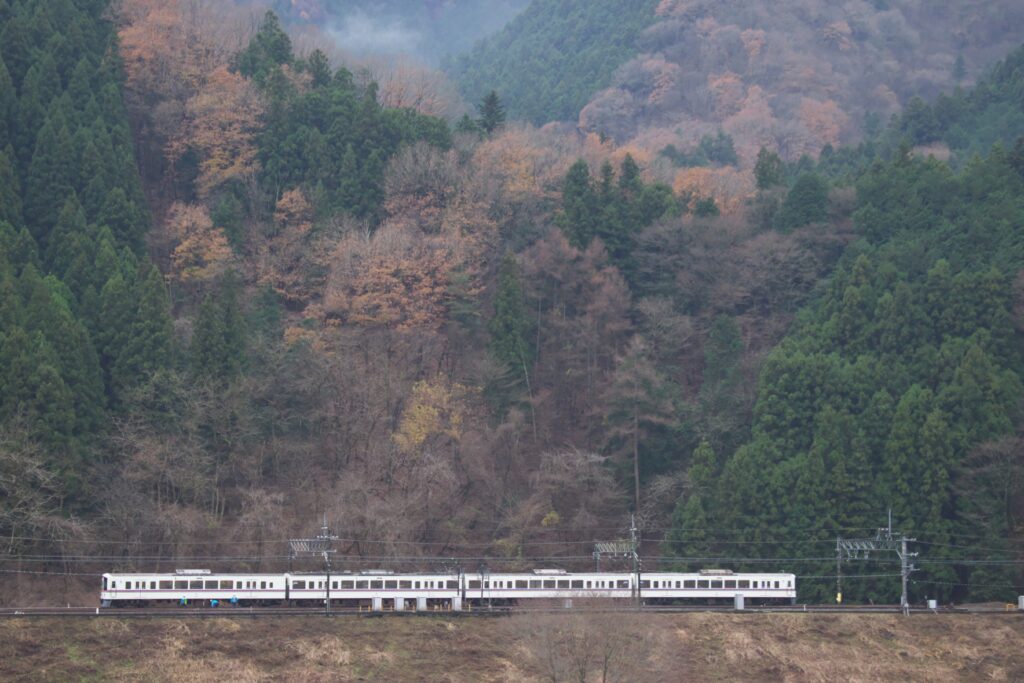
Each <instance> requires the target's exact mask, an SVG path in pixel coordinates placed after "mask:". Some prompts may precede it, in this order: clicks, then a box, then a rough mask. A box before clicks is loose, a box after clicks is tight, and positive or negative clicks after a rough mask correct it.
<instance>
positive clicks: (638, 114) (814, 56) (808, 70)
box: [498, 0, 1024, 163]
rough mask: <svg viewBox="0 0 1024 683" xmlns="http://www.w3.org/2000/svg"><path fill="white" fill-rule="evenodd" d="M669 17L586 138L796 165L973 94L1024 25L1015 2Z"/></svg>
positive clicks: (672, 6)
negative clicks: (918, 102)
mask: <svg viewBox="0 0 1024 683" xmlns="http://www.w3.org/2000/svg"><path fill="white" fill-rule="evenodd" d="M657 14H658V21H657V22H656V23H654V24H653V25H651V26H650V27H648V28H647V29H646V30H645V31H644V32H643V33H642V35H641V36H640V38H639V41H638V44H637V47H638V52H639V54H638V55H637V56H636V58H635V59H633V60H631V61H630V62H629V63H628V64H625V65H624V66H622V67H621V68H620V69H619V70H618V71H617V72H616V74H615V77H614V79H613V81H612V87H611V88H609V89H607V90H605V91H603V92H601V93H600V94H598V95H597V96H596V97H594V98H593V99H592V101H591V102H590V103H589V104H588V105H587V106H586V107H585V108H584V109H583V111H582V113H581V116H580V125H581V127H582V128H583V129H584V130H588V131H593V132H600V133H603V134H605V135H608V136H610V137H613V138H615V139H616V140H618V141H620V142H624V141H629V140H633V139H637V140H638V141H639V142H640V143H641V144H642V146H645V147H648V148H650V149H661V148H662V147H664V146H665V145H667V144H674V145H676V146H677V147H682V148H686V147H687V146H690V145H693V144H695V143H696V142H697V141H698V140H699V139H700V136H701V135H703V134H706V133H709V132H712V133H713V132H715V130H716V129H718V128H722V129H724V130H725V132H726V133H728V134H730V135H732V136H733V137H734V138H735V140H736V146H737V151H738V152H739V153H740V157H741V159H742V160H744V161H746V162H748V163H749V162H750V161H751V160H752V158H753V156H754V155H756V154H757V151H758V149H760V147H761V146H762V145H767V146H769V147H772V148H775V149H777V150H778V151H779V152H780V154H781V155H782V156H783V157H785V158H790V159H796V158H799V157H800V156H801V155H803V154H811V155H817V154H818V152H819V151H820V150H821V149H822V147H823V146H825V145H826V144H831V145H838V144H840V143H848V142H853V141H856V140H857V139H859V138H860V136H861V133H862V131H863V129H864V128H865V126H867V127H868V128H870V127H871V126H874V127H875V128H878V127H880V126H879V124H880V123H884V121H885V119H886V118H888V117H889V116H890V115H891V114H894V113H897V112H899V111H900V110H901V109H902V108H903V107H904V106H905V105H906V104H907V103H908V102H909V101H910V100H911V98H913V97H914V96H921V97H924V98H927V99H931V98H934V97H935V96H937V95H938V93H939V92H941V91H944V90H945V91H949V90H952V89H953V88H954V87H955V86H956V85H957V84H965V85H966V84H969V83H970V82H971V81H973V80H974V78H976V77H977V76H978V75H979V74H980V73H981V72H982V71H983V70H984V69H985V68H986V67H987V66H988V65H990V64H992V63H994V62H995V61H996V60H998V59H1001V58H1003V57H1004V56H1005V55H1006V54H1007V53H1008V52H1009V51H1010V50H1012V49H1013V48H1014V47H1016V46H1017V45H1018V44H1019V42H1020V41H1021V38H1022V33H1021V30H1020V27H1021V26H1024V5H1022V4H1021V3H1020V2H1017V1H1015V0H993V1H989V2H980V1H978V0H955V1H952V2H945V3H927V2H921V1H920V0H889V1H888V2H884V3H882V2H863V1H859V0H851V1H848V2H842V3H839V2H821V1H820V0H780V1H779V2H772V3H766V2H754V3H751V2H747V1H741V0H716V1H714V2H711V1H709V0H663V1H662V2H661V3H660V5H659V6H658V8H657ZM498 85H500V84H498ZM869 114H875V116H873V117H869V116H868V115H869Z"/></svg>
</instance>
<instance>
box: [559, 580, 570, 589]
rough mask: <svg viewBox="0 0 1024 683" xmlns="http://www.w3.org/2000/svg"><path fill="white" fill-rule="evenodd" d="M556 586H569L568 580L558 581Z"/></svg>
mask: <svg viewBox="0 0 1024 683" xmlns="http://www.w3.org/2000/svg"><path fill="white" fill-rule="evenodd" d="M558 587H559V588H568V587H569V582H568V581H559V582H558Z"/></svg>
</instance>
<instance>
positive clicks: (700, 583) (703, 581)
mask: <svg viewBox="0 0 1024 683" xmlns="http://www.w3.org/2000/svg"><path fill="white" fill-rule="evenodd" d="M710 587H711V582H710V581H708V580H707V579H698V580H697V588H710Z"/></svg>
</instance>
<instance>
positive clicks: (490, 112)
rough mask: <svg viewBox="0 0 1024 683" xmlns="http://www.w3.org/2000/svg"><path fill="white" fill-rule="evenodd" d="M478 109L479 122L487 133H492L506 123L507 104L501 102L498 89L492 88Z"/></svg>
mask: <svg viewBox="0 0 1024 683" xmlns="http://www.w3.org/2000/svg"><path fill="white" fill-rule="evenodd" d="M477 111H478V112H479V114H480V118H479V119H477V123H478V124H479V126H480V128H481V130H483V131H484V132H485V133H486V134H487V135H492V134H493V133H494V132H495V131H496V130H498V129H500V128H501V127H502V126H504V125H505V105H503V104H502V103H501V98H500V97H498V92H497V91H496V90H492V91H491V92H489V93H488V94H487V96H486V97H484V99H483V101H481V102H480V104H479V105H477Z"/></svg>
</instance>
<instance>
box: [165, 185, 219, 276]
mask: <svg viewBox="0 0 1024 683" xmlns="http://www.w3.org/2000/svg"><path fill="white" fill-rule="evenodd" d="M166 230H167V232H168V234H169V235H171V236H172V237H173V238H174V239H175V242H176V246H175V247H174V252H173V253H172V254H171V260H172V262H173V265H174V273H175V276H176V277H177V278H178V279H180V280H182V281H200V282H201V281H208V280H212V279H214V278H215V277H217V276H218V275H220V274H221V273H223V272H224V270H225V269H226V268H227V267H228V264H229V263H230V261H231V257H232V253H231V247H230V246H229V245H228V240H227V237H225V235H224V231H223V230H221V229H220V228H217V227H215V226H214V225H213V221H212V220H211V219H210V214H209V212H208V211H207V210H206V207H204V206H202V205H197V204H183V203H181V202H178V203H176V204H174V205H173V206H172V207H171V210H170V212H169V214H168V216H167V226H166Z"/></svg>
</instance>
